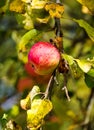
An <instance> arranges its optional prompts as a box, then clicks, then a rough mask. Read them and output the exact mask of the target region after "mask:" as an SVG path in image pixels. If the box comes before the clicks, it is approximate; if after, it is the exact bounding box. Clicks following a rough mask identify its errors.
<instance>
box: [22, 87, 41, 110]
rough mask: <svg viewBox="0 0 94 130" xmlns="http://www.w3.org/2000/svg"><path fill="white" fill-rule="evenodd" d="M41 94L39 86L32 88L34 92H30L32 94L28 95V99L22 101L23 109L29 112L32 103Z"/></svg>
mask: <svg viewBox="0 0 94 130" xmlns="http://www.w3.org/2000/svg"><path fill="white" fill-rule="evenodd" d="M39 93H40V89H39V87H38V86H34V87H33V88H32V90H31V91H30V93H29V94H28V95H27V97H26V98H25V99H22V100H21V101H20V104H21V107H22V109H24V110H28V109H30V108H31V103H32V100H33V98H34V97H35V96H36V95H37V94H39Z"/></svg>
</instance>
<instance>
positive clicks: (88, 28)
mask: <svg viewBox="0 0 94 130" xmlns="http://www.w3.org/2000/svg"><path fill="white" fill-rule="evenodd" d="M74 21H75V22H77V23H78V24H79V26H81V27H82V28H84V29H85V31H86V32H87V34H88V36H89V37H90V39H91V40H92V41H94V28H93V27H91V26H90V25H89V24H88V23H87V22H86V21H84V20H82V19H81V20H76V19H74Z"/></svg>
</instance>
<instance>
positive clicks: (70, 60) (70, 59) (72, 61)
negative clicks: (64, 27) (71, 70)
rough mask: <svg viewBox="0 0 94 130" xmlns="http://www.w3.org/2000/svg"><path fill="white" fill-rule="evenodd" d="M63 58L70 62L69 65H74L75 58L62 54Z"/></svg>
mask: <svg viewBox="0 0 94 130" xmlns="http://www.w3.org/2000/svg"><path fill="white" fill-rule="evenodd" d="M61 57H62V58H64V59H65V60H66V61H68V63H69V65H72V64H73V63H74V58H73V57H72V56H70V55H67V54H63V53H62V54H61Z"/></svg>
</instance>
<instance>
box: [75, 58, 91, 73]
mask: <svg viewBox="0 0 94 130" xmlns="http://www.w3.org/2000/svg"><path fill="white" fill-rule="evenodd" d="M75 61H76V62H77V64H78V66H79V67H80V69H81V70H82V71H83V72H85V73H87V72H88V71H89V70H90V69H91V63H90V62H89V61H85V60H79V59H75Z"/></svg>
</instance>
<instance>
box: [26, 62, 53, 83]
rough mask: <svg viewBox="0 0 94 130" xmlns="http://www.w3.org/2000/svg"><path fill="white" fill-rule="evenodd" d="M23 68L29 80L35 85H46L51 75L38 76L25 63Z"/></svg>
mask: <svg viewBox="0 0 94 130" xmlns="http://www.w3.org/2000/svg"><path fill="white" fill-rule="evenodd" d="M24 68H25V71H26V73H27V74H28V75H29V77H31V79H32V80H33V81H34V82H35V84H36V83H37V84H38V85H46V84H47V83H48V81H49V79H50V77H51V74H49V75H39V74H37V73H35V71H34V70H33V69H32V67H31V64H30V63H26V64H25V66H24Z"/></svg>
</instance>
